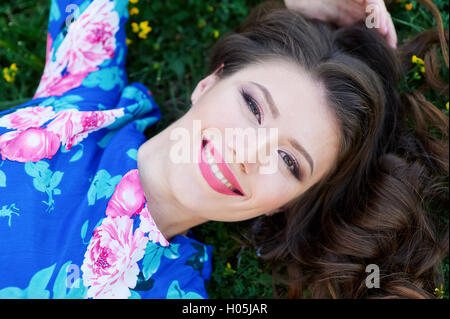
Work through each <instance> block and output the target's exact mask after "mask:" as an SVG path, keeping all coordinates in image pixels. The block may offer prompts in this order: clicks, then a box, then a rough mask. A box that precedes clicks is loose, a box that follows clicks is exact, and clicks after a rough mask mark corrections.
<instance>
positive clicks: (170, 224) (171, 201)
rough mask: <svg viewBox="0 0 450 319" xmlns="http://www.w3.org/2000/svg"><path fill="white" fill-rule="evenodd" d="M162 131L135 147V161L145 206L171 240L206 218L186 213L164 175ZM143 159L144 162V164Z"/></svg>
mask: <svg viewBox="0 0 450 319" xmlns="http://www.w3.org/2000/svg"><path fill="white" fill-rule="evenodd" d="M164 138H165V136H164V131H163V132H161V133H159V134H158V135H156V136H154V137H153V138H151V139H150V140H148V141H146V142H145V143H144V144H142V145H141V147H140V148H139V150H138V156H137V164H138V171H139V178H140V181H141V185H142V189H143V191H144V194H145V198H146V200H147V207H148V210H149V212H150V214H151V216H152V217H153V220H154V221H155V224H156V226H157V227H158V229H159V231H160V232H161V233H162V234H163V236H164V237H165V238H166V239H167V240H168V241H170V240H171V238H173V237H174V236H176V235H180V234H186V232H187V231H188V230H189V229H190V228H192V227H194V226H197V225H200V224H202V223H205V222H206V221H207V220H206V219H204V218H201V217H198V216H195V214H192V213H189V212H187V211H186V209H185V208H184V207H182V206H181V205H179V203H178V201H177V200H176V198H175V197H174V196H173V193H172V191H171V189H170V187H169V185H167V180H166V177H165V176H163V172H164V163H165V161H166V160H167V157H166V156H167V154H164V152H163V151H162V150H164V149H165V147H164V143H165V140H164ZM143 163H145V165H143Z"/></svg>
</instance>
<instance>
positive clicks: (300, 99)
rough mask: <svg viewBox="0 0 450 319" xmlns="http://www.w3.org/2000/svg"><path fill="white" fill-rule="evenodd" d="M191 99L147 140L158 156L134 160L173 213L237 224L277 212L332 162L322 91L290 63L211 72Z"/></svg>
mask: <svg viewBox="0 0 450 319" xmlns="http://www.w3.org/2000/svg"><path fill="white" fill-rule="evenodd" d="M191 99H192V104H193V106H192V107H191V109H190V110H189V111H188V112H187V113H186V114H185V115H184V116H183V117H182V118H180V119H179V120H178V121H176V122H174V123H173V124H172V125H170V126H169V127H168V128H166V129H165V130H164V131H163V132H161V133H160V134H158V135H157V136H155V137H154V138H155V139H159V142H160V143H159V145H164V146H165V147H164V149H161V148H162V147H161V146H159V147H158V155H157V156H155V155H152V154H147V153H146V152H145V151H141V150H140V153H141V154H140V155H139V157H140V158H142V159H143V160H142V162H143V163H144V164H141V165H142V166H144V168H145V165H153V166H152V169H148V170H144V171H146V172H148V173H145V175H144V179H145V178H152V174H151V173H150V172H151V171H153V172H156V170H159V171H158V175H159V178H160V181H161V180H164V181H165V183H164V186H162V187H166V189H167V191H169V192H171V196H172V198H173V200H174V201H176V202H177V206H178V207H180V208H184V209H185V210H186V211H187V212H190V213H191V214H194V215H196V216H197V217H201V218H204V219H207V220H215V221H239V220H246V219H249V218H253V217H256V216H259V215H262V214H268V213H273V212H276V211H277V209H278V208H280V207H282V206H283V205H284V204H286V203H287V202H289V201H290V200H292V199H294V198H295V197H298V196H299V195H301V194H302V193H303V192H305V191H306V190H307V189H308V188H309V187H310V186H311V185H313V184H314V183H316V182H317V181H318V180H319V179H320V178H321V177H322V176H323V175H324V174H325V173H326V172H327V171H328V170H329V169H330V168H331V166H332V164H333V161H334V160H335V159H336V158H337V149H338V141H339V129H338V126H337V124H336V122H335V119H334V116H333V114H332V113H331V111H330V110H329V109H328V107H327V105H326V100H325V91H324V89H323V88H322V87H321V85H320V84H319V83H318V82H317V81H313V80H312V79H311V78H310V77H309V76H308V75H307V73H305V72H304V71H303V70H302V69H300V68H299V67H297V66H296V65H294V64H290V63H289V62H280V61H270V62H264V63H261V64H254V65H251V66H248V67H246V68H244V69H243V70H241V71H239V72H236V73H235V74H233V75H231V76H229V77H227V78H224V79H222V80H219V79H218V77H217V76H216V74H215V73H213V74H211V75H209V76H208V77H206V78H204V79H203V80H202V81H200V82H199V83H198V85H197V87H196V88H195V90H194V92H193V93H192V96H191ZM154 138H152V139H150V140H149V141H148V142H146V143H145V144H147V143H151V142H152V140H153V139H154ZM203 141H207V142H203ZM156 142H157V141H156ZM161 142H163V143H161ZM145 144H143V147H141V148H142V149H144V150H145ZM155 145H156V144H155ZM147 157H148V158H152V157H153V159H154V160H153V161H147V160H146V159H145V158H147ZM201 157H202V158H203V159H202V158H201ZM208 161H209V162H208ZM146 162H148V163H153V164H145V163H146ZM158 163H159V164H158ZM146 176H148V177H146ZM153 178H154V176H153ZM235 189H238V190H240V191H241V192H242V195H241V194H239V193H238V192H235V191H233V190H235Z"/></svg>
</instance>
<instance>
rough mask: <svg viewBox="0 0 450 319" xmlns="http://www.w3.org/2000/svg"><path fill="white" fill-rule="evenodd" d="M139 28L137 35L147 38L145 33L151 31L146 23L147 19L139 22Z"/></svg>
mask: <svg viewBox="0 0 450 319" xmlns="http://www.w3.org/2000/svg"><path fill="white" fill-rule="evenodd" d="M139 28H140V29H141V32H139V34H138V36H139V38H141V39H147V33H149V32H151V31H152V27H150V26H149V25H148V21H142V22H140V23H139Z"/></svg>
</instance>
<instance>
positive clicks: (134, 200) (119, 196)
mask: <svg viewBox="0 0 450 319" xmlns="http://www.w3.org/2000/svg"><path fill="white" fill-rule="evenodd" d="M144 204H145V195H144V191H143V190H142V187H141V182H140V180H139V173H138V170H137V169H133V170H131V171H129V172H128V173H126V174H125V176H124V177H122V179H121V180H120V182H119V184H117V186H116V189H115V191H114V193H113V195H112V197H111V199H110V200H109V203H108V207H107V208H106V215H107V216H110V217H116V216H129V217H132V216H133V215H135V214H139V212H140V211H141V210H142V208H143V207H144Z"/></svg>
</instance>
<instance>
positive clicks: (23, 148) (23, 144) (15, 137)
mask: <svg viewBox="0 0 450 319" xmlns="http://www.w3.org/2000/svg"><path fill="white" fill-rule="evenodd" d="M59 145H60V139H59V136H58V135H56V134H54V133H52V132H48V131H46V130H45V129H43V128H40V127H32V128H29V129H27V130H26V131H12V132H7V133H5V134H3V135H1V136H0V153H1V155H2V160H5V159H9V160H11V161H18V162H28V161H32V162H37V161H40V160H41V159H43V158H52V157H53V155H55V153H56V152H57V151H58V149H59Z"/></svg>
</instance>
